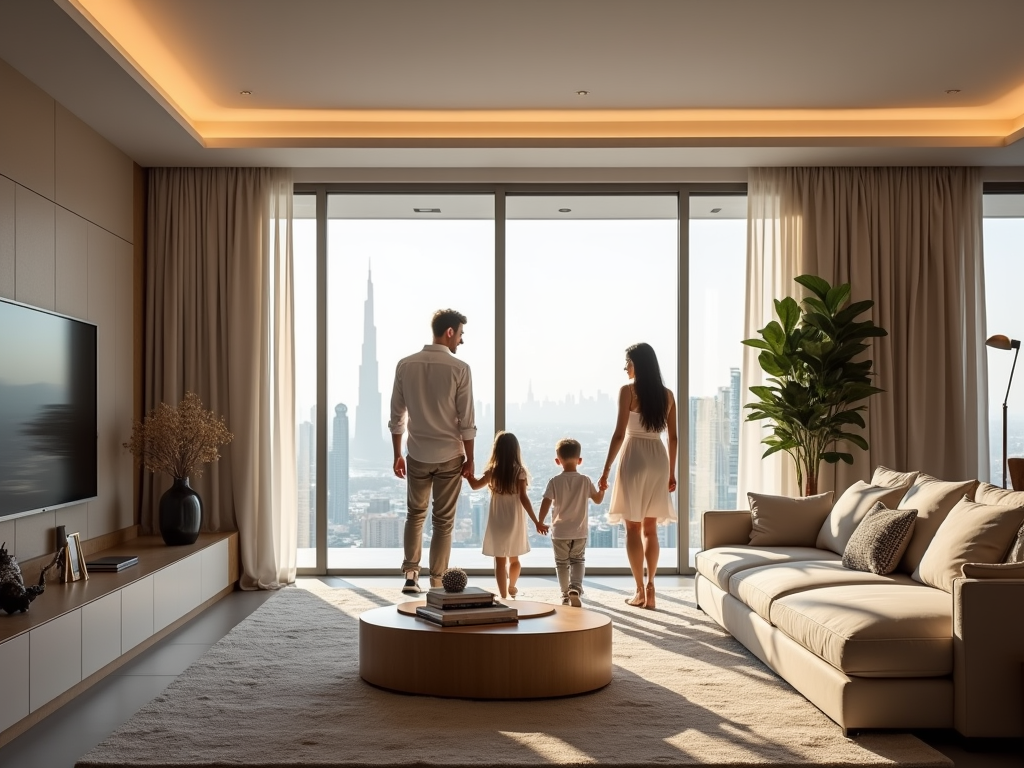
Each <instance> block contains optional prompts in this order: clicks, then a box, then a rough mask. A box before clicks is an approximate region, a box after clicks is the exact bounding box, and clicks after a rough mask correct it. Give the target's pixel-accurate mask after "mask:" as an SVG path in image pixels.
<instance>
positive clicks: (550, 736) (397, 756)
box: [78, 582, 952, 768]
mask: <svg viewBox="0 0 1024 768" xmlns="http://www.w3.org/2000/svg"><path fill="white" fill-rule="evenodd" d="M306 584H307V585H311V586H308V588H302V589H300V588H292V589H287V590H283V591H282V592H280V593H279V594H278V595H276V596H275V597H273V598H272V599H271V600H269V601H268V602H267V603H265V604H264V605H263V606H262V607H260V608H259V609H258V610H257V611H256V612H254V613H253V614H252V615H251V616H249V618H247V619H246V620H245V621H243V622H242V623H241V624H239V625H238V626H237V627H236V628H235V629H234V630H232V631H231V632H230V633H229V634H228V635H227V636H226V637H224V639H223V640H221V641H220V642H219V643H218V644H217V645H215V646H214V647H213V648H212V649H211V650H210V651H209V652H208V653H207V654H206V655H205V656H203V657H202V658H201V659H200V660H199V661H197V662H196V663H195V664H193V665H192V666H191V667H190V668H189V669H188V670H186V672H185V673H184V674H182V675H181V676H180V677H179V678H178V679H177V680H175V682H174V683H172V684H171V686H170V687H169V688H168V689H167V690H166V691H165V692H164V693H163V694H162V695H161V696H159V697H158V698H156V699H155V700H154V701H153V702H151V703H150V704H149V705H147V706H146V707H145V708H143V709H142V710H141V711H140V712H138V713H137V714H136V715H135V716H134V717H132V719H131V720H129V721H128V723H126V724H125V725H124V726H123V727H122V728H120V729H119V730H118V731H116V732H115V733H114V734H113V735H111V736H110V737H109V738H108V739H107V740H106V741H104V742H103V743H102V744H100V745H99V746H97V747H96V748H95V749H93V750H92V751H91V752H89V753H88V754H87V755H85V757H83V758H82V759H81V760H80V761H79V763H78V766H79V768H94V767H99V766H103V767H104V768H110V767H111V766H117V767H118V768H121V767H127V766H146V767H147V768H158V767H159V768H163V767H166V768H172V767H174V768H177V766H190V767H192V768H195V767H196V766H228V765H230V766H236V765H240V766H263V767H266V768H276V767H277V766H345V768H356V767H357V766H384V765H387V766H452V767H457V766H516V765H524V766H525V765H528V766H537V765H545V764H566V765H579V764H597V765H604V766H640V765H650V764H652V763H680V764H686V765H707V766H740V765H759V764H769V763H770V764H776V765H821V766H847V765H849V766H890V765H894V764H899V765H901V766H908V767H910V766H942V767H943V768H946V767H948V766H951V765H952V763H951V762H950V761H949V760H948V759H947V758H945V757H944V756H943V755H941V754H940V753H939V752H937V751H935V750H933V749H932V748H931V747H929V746H927V745H926V744H924V743H923V742H922V741H920V740H919V739H917V738H916V737H914V736H911V735H909V734H899V733H868V734H862V735H860V736H858V737H855V738H853V739H848V738H845V737H844V736H843V735H842V733H841V731H840V729H839V728H838V727H837V726H836V725H835V724H834V723H833V722H832V721H831V720H829V719H828V718H827V717H825V716H824V715H823V714H821V712H819V711H818V710H817V709H816V708H815V707H814V706H813V705H812V704H810V703H809V702H807V701H806V700H805V699H804V698H803V697H802V696H800V695H799V694H798V693H796V692H795V691H794V690H792V689H791V688H790V687H789V686H788V685H787V684H786V683H785V682H783V681H782V680H780V679H779V678H778V677H776V676H775V675H774V674H773V673H771V672H770V671H769V670H768V669H767V668H765V667H764V666H763V665H762V664H761V663H760V662H759V661H757V660H756V659H755V658H754V657H753V656H751V655H750V654H749V653H747V651H746V650H744V649H743V647H742V646H741V645H740V644H739V643H737V642H736V641H735V640H733V639H732V638H730V637H729V636H728V635H727V634H726V633H724V632H723V631H722V630H720V629H719V628H718V627H717V625H715V624H714V623H713V622H712V621H711V620H710V619H708V618H707V617H706V616H705V615H704V614H702V613H701V612H700V611H698V610H697V609H696V607H695V605H694V603H693V595H692V593H691V592H689V591H688V590H683V589H676V590H665V591H662V592H659V595H658V598H659V610H658V611H655V612H652V611H642V610H638V609H633V608H629V607H627V606H626V605H624V604H623V599H624V595H620V594H617V593H616V592H614V591H612V590H598V589H591V590H589V591H588V595H587V596H586V597H585V598H584V606H585V607H586V608H588V609H590V610H596V611H600V612H603V613H607V614H609V615H610V616H611V617H612V620H613V621H614V623H615V634H614V640H613V645H614V663H615V670H614V677H613V679H612V682H611V684H610V685H609V686H607V687H606V688H604V689H602V690H600V691H597V692H595V693H591V694H587V695H583V696H576V697H571V698H565V699H555V700H545V701H508V702H491V701H462V700H453V699H439V698H431V697H421V696H405V695H399V694H393V693H388V692H385V691H381V690H378V689H376V688H374V687H372V686H370V685H367V684H366V683H364V682H363V681H362V680H361V679H360V677H359V670H358V630H357V621H358V616H359V614H360V613H361V612H363V611H365V610H367V609H369V608H374V607H377V606H381V605H388V604H391V603H392V602H394V600H395V599H396V598H397V597H398V595H397V594H396V592H395V590H390V589H389V590H380V591H375V592H371V591H367V590H359V589H332V588H329V587H327V586H324V585H323V584H320V583H319V582H306ZM554 596H555V593H554V592H553V591H552V592H540V591H538V592H534V593H532V594H530V595H529V598H530V599H532V600H544V599H552V598H553V597H554ZM495 663H501V661H500V659H496V660H495Z"/></svg>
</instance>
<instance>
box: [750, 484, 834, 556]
mask: <svg viewBox="0 0 1024 768" xmlns="http://www.w3.org/2000/svg"><path fill="white" fill-rule="evenodd" d="M747 501H748V502H750V517H751V524H752V528H751V531H750V544H751V545H752V546H758V547H813V546H814V541H815V539H816V538H817V536H818V529H819V528H821V521H822V520H824V519H825V517H826V516H827V515H828V513H829V510H830V509H832V491H827V492H825V493H819V494H818V495H817V496H806V497H804V498H801V499H793V498H790V497H788V496H769V495H768V494H765V493H748V494H747Z"/></svg>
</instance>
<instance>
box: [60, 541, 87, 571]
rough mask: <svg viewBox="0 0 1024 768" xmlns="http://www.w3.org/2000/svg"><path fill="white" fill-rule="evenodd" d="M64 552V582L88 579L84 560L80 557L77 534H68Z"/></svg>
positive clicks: (80, 551) (79, 543)
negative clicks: (65, 558)
mask: <svg viewBox="0 0 1024 768" xmlns="http://www.w3.org/2000/svg"><path fill="white" fill-rule="evenodd" d="M65 551H66V553H67V554H66V557H67V560H66V561H65V568H64V581H78V580H79V579H88V578H89V571H88V570H86V567H85V558H84V557H82V540H81V538H80V537H79V535H78V534H77V533H69V534H68V546H67V549H66V550H65Z"/></svg>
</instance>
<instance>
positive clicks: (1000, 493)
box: [974, 483, 1024, 507]
mask: <svg viewBox="0 0 1024 768" xmlns="http://www.w3.org/2000/svg"><path fill="white" fill-rule="evenodd" d="M974 500H975V501H976V502H978V503H979V504H998V505H999V506H1000V507H1024V491H1011V490H1008V489H1006V488H1000V487H999V486H997V485H992V483H978V489H977V490H976V491H975V492H974Z"/></svg>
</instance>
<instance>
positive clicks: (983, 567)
mask: <svg viewBox="0 0 1024 768" xmlns="http://www.w3.org/2000/svg"><path fill="white" fill-rule="evenodd" d="M961 572H962V573H963V575H964V578H966V579H1024V563H964V567H963V568H962V569H961Z"/></svg>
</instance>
